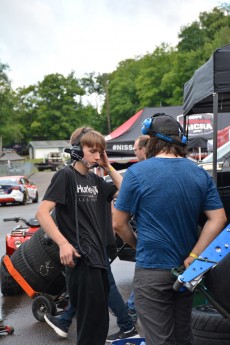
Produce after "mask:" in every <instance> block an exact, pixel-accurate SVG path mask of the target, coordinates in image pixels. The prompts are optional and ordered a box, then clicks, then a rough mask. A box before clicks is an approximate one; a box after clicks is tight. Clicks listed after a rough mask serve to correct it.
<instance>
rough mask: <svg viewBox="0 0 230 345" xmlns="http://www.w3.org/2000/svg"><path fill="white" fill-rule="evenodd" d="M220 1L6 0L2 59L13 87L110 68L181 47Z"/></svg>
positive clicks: (0, 8) (1, 2)
mask: <svg viewBox="0 0 230 345" xmlns="http://www.w3.org/2000/svg"><path fill="white" fill-rule="evenodd" d="M220 3H221V1H217V0H216V1H215V0H0V62H1V63H6V64H8V65H9V66H10V72H9V73H8V76H9V77H10V79H11V80H12V86H13V87H14V88H16V87H19V86H20V87H22V86H28V85H31V84H35V83H37V82H38V81H42V80H43V78H44V76H45V75H47V74H51V73H61V74H63V75H64V76H67V75H68V74H69V73H70V72H71V71H75V76H76V77H77V78H81V77H82V76H83V75H84V73H90V72H96V73H109V72H112V71H114V70H115V69H116V67H117V65H118V63H119V62H120V61H122V60H125V59H127V58H135V57H136V56H140V55H145V54H146V53H147V52H150V53H151V52H153V51H154V49H155V48H156V46H159V45H160V44H161V43H162V42H165V43H168V44H170V45H172V46H175V45H176V44H177V42H178V38H177V36H178V33H179V32H180V29H181V27H182V26H185V25H188V24H191V23H192V22H193V21H194V20H197V19H198V17H199V13H200V12H203V11H211V10H212V9H213V8H214V7H215V6H218V5H219V4H220Z"/></svg>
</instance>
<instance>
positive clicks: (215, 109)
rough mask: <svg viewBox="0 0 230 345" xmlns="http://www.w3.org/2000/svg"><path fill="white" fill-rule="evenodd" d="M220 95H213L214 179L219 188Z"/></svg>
mask: <svg viewBox="0 0 230 345" xmlns="http://www.w3.org/2000/svg"><path fill="white" fill-rule="evenodd" d="M217 116H218V93H216V92H214V93H213V162H212V178H213V181H214V182H215V184H216V186H217V130H218V118H217Z"/></svg>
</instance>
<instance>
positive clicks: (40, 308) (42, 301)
mask: <svg viewBox="0 0 230 345" xmlns="http://www.w3.org/2000/svg"><path fill="white" fill-rule="evenodd" d="M32 312H33V315H34V317H35V319H37V320H38V321H41V322H44V321H45V319H44V315H45V314H47V313H48V314H51V315H56V313H57V308H56V304H55V302H54V301H53V299H52V297H50V296H49V295H41V296H38V297H36V298H35V300H34V301H33V304H32Z"/></svg>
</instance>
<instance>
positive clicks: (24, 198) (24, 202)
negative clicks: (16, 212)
mask: <svg viewBox="0 0 230 345" xmlns="http://www.w3.org/2000/svg"><path fill="white" fill-rule="evenodd" d="M26 202H27V196H26V192H25V193H24V194H23V200H22V201H21V202H20V205H25V204H26Z"/></svg>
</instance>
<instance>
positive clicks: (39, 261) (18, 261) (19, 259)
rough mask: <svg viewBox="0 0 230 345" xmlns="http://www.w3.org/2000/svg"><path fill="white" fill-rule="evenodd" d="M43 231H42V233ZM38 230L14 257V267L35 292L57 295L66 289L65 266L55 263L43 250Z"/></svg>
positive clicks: (12, 258)
mask: <svg viewBox="0 0 230 345" xmlns="http://www.w3.org/2000/svg"><path fill="white" fill-rule="evenodd" d="M40 230H41V231H40ZM39 232H40V233H41V232H43V230H42V229H38V230H37V231H36V232H35V233H34V235H33V236H32V237H31V238H30V239H29V240H28V241H26V242H24V243H23V244H22V245H21V246H20V247H19V248H18V249H17V250H16V251H15V252H14V253H13V255H12V257H11V261H12V264H13V265H14V267H15V268H16V269H17V270H18V272H19V273H20V274H21V275H22V277H23V278H24V279H25V280H26V281H27V283H28V284H29V285H30V286H31V287H32V288H33V289H34V290H35V291H39V292H43V293H49V294H51V295H57V294H59V293H60V291H63V289H64V288H65V278H64V276H63V274H62V273H61V271H62V270H63V265H61V263H60V260H59V263H57V262H55V261H54V260H53V259H52V258H51V257H50V256H49V254H48V253H47V252H46V251H45V249H44V248H43V246H42V244H41V241H40V234H39Z"/></svg>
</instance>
